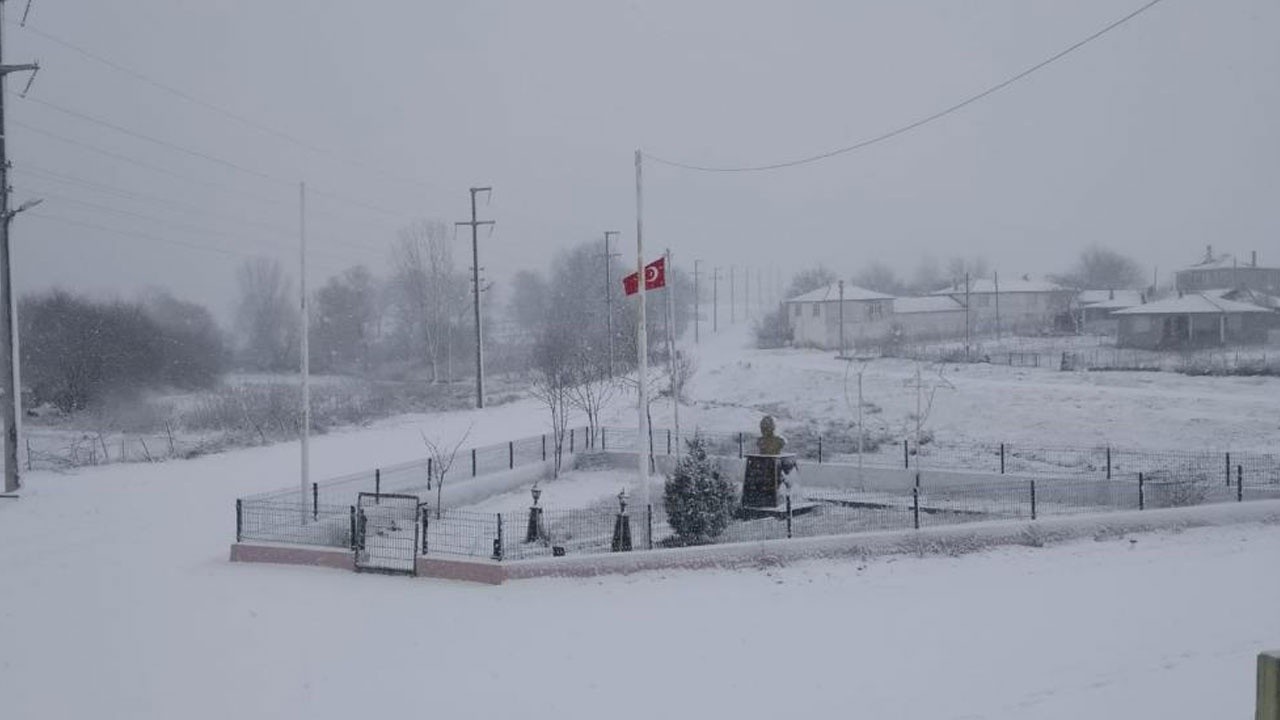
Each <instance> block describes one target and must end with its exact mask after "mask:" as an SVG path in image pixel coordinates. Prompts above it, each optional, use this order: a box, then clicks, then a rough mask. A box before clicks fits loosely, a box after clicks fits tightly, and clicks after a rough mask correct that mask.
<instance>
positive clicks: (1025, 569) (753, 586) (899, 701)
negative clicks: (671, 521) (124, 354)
mask: <svg viewBox="0 0 1280 720" xmlns="http://www.w3.org/2000/svg"><path fill="white" fill-rule="evenodd" d="M355 435H358V434H357V433H352V434H351V436H355ZM335 439H340V438H323V439H321V440H320V441H319V442H318V443H317V445H318V448H317V454H318V455H319V456H321V457H325V458H329V457H331V454H332V453H335V452H341V448H340V447H336V446H338V445H341V443H331V442H328V441H332V440H335ZM275 450H276V449H274V448H266V449H261V450H250V451H241V452H236V453H228V454H226V455H223V456H218V457H211V458H204V459H200V460H194V461H190V462H186V463H169V464H164V465H137V466H131V467H125V466H113V467H104V468H96V469H87V470H84V471H82V472H80V473H78V474H76V475H73V476H54V475H48V474H45V475H38V476H33V477H31V479H30V480H31V484H32V486H33V487H32V490H31V491H30V492H28V493H27V494H26V496H25V497H24V498H23V499H22V500H19V501H4V504H3V505H0V546H3V547H4V548H5V552H4V553H3V554H0V578H3V593H0V639H2V640H3V641H2V642H0V697H3V698H4V704H5V713H4V716H5V717H13V718H79V717H100V718H165V719H166V720H167V719H170V718H177V717H181V718H211V719H212V718H219V719H223V718H285V717H306V718H349V717H364V716H367V715H369V716H401V715H408V714H421V713H429V714H431V715H433V716H438V717H449V718H492V717H501V716H517V715H518V716H527V717H554V718H587V717H623V718H632V717H634V718H651V717H655V716H672V713H675V714H676V715H679V716H683V717H689V716H695V715H702V716H707V717H741V718H754V717H779V716H784V715H785V716H795V715H797V714H802V713H812V714H813V716H814V717H949V718H990V719H999V718H1009V719H1011V720H1012V719H1015V718H1017V719H1024V720H1025V719H1034V718H1082V717H1094V718H1104V717H1116V718H1122V717H1161V718H1187V719H1192V718H1196V719H1202V718H1209V717H1240V718H1243V717H1247V716H1248V715H1249V713H1250V712H1251V708H1252V704H1251V703H1252V695H1251V693H1252V687H1253V664H1252V663H1253V657H1254V654H1255V653H1256V652H1257V651H1259V650H1260V649H1263V648H1264V647H1269V646H1275V645H1280V614H1277V613H1276V612H1275V608H1274V601H1275V598H1276V597H1278V596H1280V575H1278V574H1276V573H1272V572H1260V570H1262V569H1263V568H1265V567H1269V566H1270V565H1271V564H1273V563H1274V560H1275V558H1276V557H1277V556H1280V526H1277V525H1242V526H1236V527H1228V528H1218V529H1203V530H1189V531H1186V532H1182V533H1177V534H1158V535H1136V536H1131V537H1129V538H1117V539H1107V540H1102V541H1097V542H1095V541H1087V542H1083V543H1076V544H1069V545H1064V546H1058V547H1050V548H1045V549H1032V548H1008V549H1002V550H996V551H991V552H986V553H982V554H977V555H969V556H964V557H957V558H950V557H927V558H922V559H921V558H897V559H882V560H873V561H869V562H866V563H855V562H834V561H830V562H806V563H802V564H797V565H794V566H790V567H783V568H761V569H758V570H746V571H711V572H688V571H681V572H666V573H646V574H641V575H635V576H626V577H609V578H601V579H591V580H529V581H517V582H515V583H512V584H508V585H505V586H501V587H485V586H472V585H464V584H457V583H450V582H444V581H432V580H426V579H409V578H396V577H381V576H369V575H354V574H351V573H346V572H341V571H336V570H320V569H305V568H297V567H278V566H265V565H264V566H253V565H232V564H230V563H228V562H227V561H226V556H227V546H228V543H229V539H230V529H231V513H230V507H231V503H232V500H233V498H234V497H235V496H236V495H237V494H242V493H244V492H247V491H251V490H254V489H261V487H262V484H261V482H262V481H261V479H260V478H254V477H253V476H251V475H250V474H249V473H247V472H245V470H246V469H248V468H251V467H254V466H257V465H259V464H269V463H272V462H281V461H282V458H279V457H272V455H273V454H274V452H275ZM495 502H496V501H495Z"/></svg>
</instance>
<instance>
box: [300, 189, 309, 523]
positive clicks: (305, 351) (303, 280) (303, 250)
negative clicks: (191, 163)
mask: <svg viewBox="0 0 1280 720" xmlns="http://www.w3.org/2000/svg"><path fill="white" fill-rule="evenodd" d="M298 235H299V243H298V244H299V247H300V259H299V273H298V275H299V280H298V287H299V288H300V289H301V303H300V307H301V308H302V342H301V345H302V347H301V352H302V358H301V361H302V362H301V364H302V466H301V467H302V473H301V478H300V479H299V482H300V487H301V490H302V494H301V495H300V496H299V501H298V506H299V508H300V509H301V510H302V524H303V525H305V524H306V523H307V485H308V484H310V483H309V482H308V480H309V479H310V478H309V476H310V473H311V467H310V466H311V447H310V440H311V377H310V375H311V355H310V353H311V348H310V340H311V338H310V334H311V318H310V317H309V313H308V310H307V184H306V183H305V182H304V183H299V184H298Z"/></svg>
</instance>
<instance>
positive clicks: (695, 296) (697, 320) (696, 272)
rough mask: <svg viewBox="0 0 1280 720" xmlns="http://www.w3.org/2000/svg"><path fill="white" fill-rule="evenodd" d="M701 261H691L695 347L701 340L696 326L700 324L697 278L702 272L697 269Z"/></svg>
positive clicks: (699, 297)
mask: <svg viewBox="0 0 1280 720" xmlns="http://www.w3.org/2000/svg"><path fill="white" fill-rule="evenodd" d="M701 262H702V261H701V260H694V261H693V344H694V345H697V344H698V341H699V340H700V339H701V338H700V337H699V336H698V326H699V325H701V324H702V302H701V301H702V296H701V295H699V294H698V276H700V275H701V274H702V271H701V270H699V269H698V265H699V263H701Z"/></svg>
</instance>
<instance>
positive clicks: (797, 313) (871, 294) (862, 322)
mask: <svg viewBox="0 0 1280 720" xmlns="http://www.w3.org/2000/svg"><path fill="white" fill-rule="evenodd" d="M893 301H894V297H893V296H892V295H885V294H884V293H878V292H875V291H873V290H867V289H866V288H860V287H857V286H856V285H851V284H848V283H846V284H845V286H844V332H845V342H846V343H847V344H848V346H849V347H852V346H853V345H854V343H855V342H858V341H866V340H870V339H874V340H876V341H880V340H883V339H884V338H887V337H889V335H890V332H891V320H890V318H891V317H892V315H893ZM783 305H784V307H786V308H787V318H788V320H789V321H790V323H791V331H792V337H793V339H794V341H795V343H796V344H797V345H800V346H803V347H818V348H823V349H825V350H832V349H839V347H840V286H839V283H831V284H830V285H826V286H824V287H820V288H818V289H817V290H812V291H810V292H807V293H805V294H803V295H799V296H797V297H793V298H791V299H789V300H786V301H784V302H783Z"/></svg>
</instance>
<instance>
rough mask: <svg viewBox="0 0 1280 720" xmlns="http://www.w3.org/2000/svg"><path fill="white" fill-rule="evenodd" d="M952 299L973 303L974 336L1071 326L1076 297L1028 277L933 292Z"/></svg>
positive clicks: (987, 280) (974, 282)
mask: <svg viewBox="0 0 1280 720" xmlns="http://www.w3.org/2000/svg"><path fill="white" fill-rule="evenodd" d="M932 295H933V296H935V297H937V296H944V295H945V296H948V297H951V298H952V299H954V300H955V301H956V302H958V303H960V305H961V307H963V306H964V303H965V302H966V300H967V301H968V303H969V322H970V324H971V330H972V332H974V333H983V334H987V333H992V332H996V330H997V325H998V326H999V328H998V329H999V330H1000V331H1004V332H1018V333H1038V332H1042V331H1046V330H1051V329H1053V328H1054V327H1056V326H1062V325H1070V324H1071V320H1070V313H1071V303H1072V298H1073V297H1074V296H1075V291H1073V290H1071V289H1068V288H1064V287H1062V286H1061V285H1057V284H1055V283H1051V282H1047V281H1044V280H1032V279H1030V278H1028V277H1025V276H1024V277H1022V278H1009V279H1004V280H1001V281H1000V282H999V285H997V284H996V281H995V279H994V278H978V279H975V280H971V281H970V282H969V287H968V291H967V292H966V289H965V286H964V282H963V281H961V282H958V283H954V284H952V285H951V286H950V287H948V288H944V289H942V290H938V291H936V292H934V293H932Z"/></svg>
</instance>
